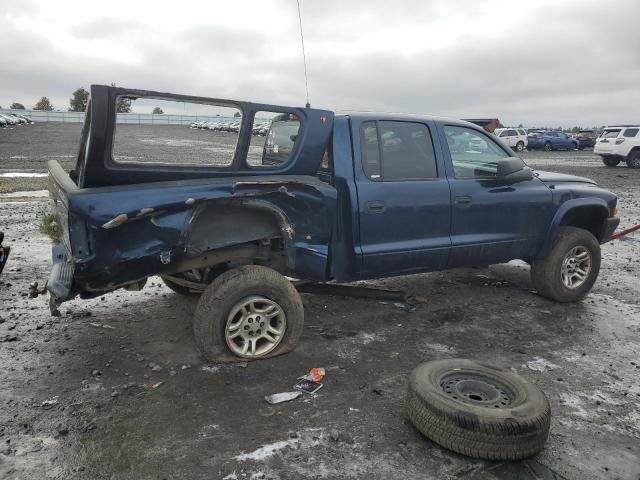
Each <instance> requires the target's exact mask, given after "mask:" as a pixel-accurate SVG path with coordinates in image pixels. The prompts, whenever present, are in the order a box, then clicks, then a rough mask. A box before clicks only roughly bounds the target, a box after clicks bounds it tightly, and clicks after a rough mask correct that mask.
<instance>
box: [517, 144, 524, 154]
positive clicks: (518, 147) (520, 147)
mask: <svg viewBox="0 0 640 480" xmlns="http://www.w3.org/2000/svg"><path fill="white" fill-rule="evenodd" d="M523 150H524V142H518V143H516V152H521V151H523Z"/></svg>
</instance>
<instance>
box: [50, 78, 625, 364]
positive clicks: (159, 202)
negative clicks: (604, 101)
mask: <svg viewBox="0 0 640 480" xmlns="http://www.w3.org/2000/svg"><path fill="white" fill-rule="evenodd" d="M120 97H130V98H145V97H151V98H168V99H172V100H181V101H190V102H197V103H207V104H211V105H234V106H235V107H237V108H239V109H240V110H241V111H242V123H241V126H240V134H239V137H238V142H237V146H236V147H235V152H234V155H233V161H232V162H231V163H230V165H228V166H225V167H212V166H202V165H186V166H185V165H179V166H178V165H174V164H171V163H163V164H156V163H147V164H141V163H136V162H130V163H119V162H114V160H113V158H112V146H113V136H114V130H115V128H116V122H115V119H116V109H115V105H116V102H117V101H118V99H119V98H120ZM260 110H269V111H273V112H276V113H278V114H279V115H280V117H284V118H285V120H286V121H285V122H284V123H285V124H286V125H285V127H286V131H287V132H289V133H290V131H291V126H292V122H296V121H297V122H299V129H298V132H297V135H289V134H287V135H286V138H285V139H284V140H279V141H280V142H282V141H285V142H286V141H287V138H289V139H290V140H291V141H290V144H289V145H287V146H286V147H287V151H288V152H289V153H288V158H281V156H280V157H277V158H276V157H269V158H266V157H267V156H268V155H269V152H270V151H272V150H273V149H274V145H273V144H270V146H269V147H268V148H267V144H265V148H264V150H263V158H262V164H261V165H259V166H257V167H256V166H251V165H250V164H249V163H248V162H247V156H248V151H249V146H250V145H249V144H250V142H251V137H252V135H251V132H252V128H251V122H252V119H253V116H254V115H255V113H256V112H257V111H260ZM280 117H275V118H280ZM279 124H280V122H279V121H276V120H275V119H274V121H273V122H272V123H271V125H270V127H269V128H270V132H269V133H268V134H267V136H266V139H269V138H272V139H273V138H278V137H282V135H281V134H277V133H278V132H276V130H275V129H278V128H280V127H279ZM184 128H187V127H184ZM272 133H273V134H272ZM280 133H281V132H280ZM258 138H260V137H258ZM272 143H273V142H272ZM283 148H284V147H282V146H281V147H280V148H278V149H277V150H278V152H279V153H282V151H284V150H283ZM511 155H512V151H511V149H510V148H509V147H508V146H507V145H506V144H504V143H502V142H501V141H500V140H499V139H497V138H496V137H495V136H493V135H490V134H488V133H486V132H485V131H483V130H482V129H480V128H479V127H476V126H475V125H473V124H470V123H467V122H464V121H460V120H450V119H443V118H436V117H427V116H414V115H393V114H373V113H355V114H349V115H334V114H333V113H332V112H330V111H325V110H317V109H311V108H291V107H280V106H273V105H261V104H254V103H248V102H237V101H232V100H221V99H211V98H200V97H188V96H180V95H172V94H166V93H159V92H149V91H144V90H128V89H123V88H115V87H106V86H94V87H92V89H91V100H90V104H89V107H88V111H87V117H86V122H85V126H84V129H83V133H82V139H81V147H80V152H79V155H78V159H77V164H76V167H75V168H74V170H73V171H72V172H71V173H70V174H67V173H66V172H65V171H63V169H62V168H61V167H60V165H59V164H58V163H57V162H55V161H51V162H49V171H50V186H49V188H50V192H51V196H52V198H53V201H54V208H55V211H56V212H57V215H58V218H59V222H60V225H61V228H62V241H61V242H60V243H59V244H56V245H54V255H53V258H54V265H53V269H52V272H51V275H50V279H49V282H48V289H49V291H50V293H51V303H52V308H53V309H55V308H56V307H57V306H58V305H59V304H60V303H61V302H64V301H65V300H68V299H70V298H72V297H74V296H76V295H79V296H80V297H82V298H90V297H95V296H98V295H102V294H104V293H105V292H109V291H112V290H115V289H118V288H123V287H124V288H128V289H138V288H141V287H142V286H143V285H144V282H145V280H146V279H147V278H148V277H149V276H152V275H160V276H162V278H163V279H164V280H165V283H166V284H167V285H168V286H169V287H170V288H172V289H173V290H174V291H176V292H178V293H182V294H195V293H200V294H201V297H200V300H199V303H198V307H197V309H196V313H195V316H194V332H195V335H196V340H197V343H198V345H199V346H200V347H201V349H202V350H203V352H204V353H205V355H207V356H208V357H209V358H211V359H215V360H218V361H224V360H232V359H234V358H236V359H237V358H238V357H242V358H249V359H256V358H264V357H268V356H272V355H277V354H280V353H284V352H286V351H288V350H290V349H291V348H293V346H294V345H295V343H296V341H297V339H298V337H299V336H300V334H301V332H302V323H303V315H304V314H303V310H302V303H301V301H300V297H299V295H298V293H297V291H296V290H295V288H294V287H293V286H292V284H291V282H290V281H289V280H287V279H286V278H285V275H286V276H288V277H293V278H297V279H301V280H307V281H313V282H328V281H337V282H351V281H356V280H363V279H372V278H379V277H384V276H393V275H403V274H411V273H419V272H428V271H434V270H443V269H450V268H457V267H471V266H479V265H488V264H492V263H499V262H506V261H509V260H512V259H523V260H525V261H527V262H529V263H530V264H531V265H532V278H533V281H534V285H535V287H536V288H537V290H538V291H539V292H540V293H541V294H542V295H545V296H547V297H549V298H552V299H555V300H558V301H575V300H579V299H581V298H582V297H583V296H584V295H586V294H587V293H588V291H589V290H590V288H591V286H592V285H593V283H594V281H595V279H596V277H597V274H598V269H599V266H600V249H599V243H602V242H604V241H606V239H607V238H608V237H609V236H610V234H611V233H612V231H613V230H614V229H615V228H616V226H617V224H618V222H619V219H618V218H617V215H616V202H617V199H616V196H615V195H614V194H612V193H611V192H608V191H606V190H603V189H601V188H599V187H597V186H596V184H595V183H594V182H593V181H591V180H588V179H585V178H580V177H573V176H569V175H561V174H553V173H545V172H535V173H534V172H532V170H531V169H529V168H528V167H526V166H525V165H524V163H523V162H522V160H520V159H518V158H515V157H512V156H511ZM276 160H277V161H276Z"/></svg>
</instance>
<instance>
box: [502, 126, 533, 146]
mask: <svg viewBox="0 0 640 480" xmlns="http://www.w3.org/2000/svg"><path fill="white" fill-rule="evenodd" d="M493 133H494V134H495V135H496V136H497V137H500V140H502V141H504V142H505V143H506V144H507V145H509V146H510V147H511V148H512V149H513V150H515V151H516V152H521V151H523V150H524V149H525V148H527V145H528V144H529V140H528V138H527V132H525V131H524V129H523V128H514V127H507V128H496V130H495V131H494V132H493Z"/></svg>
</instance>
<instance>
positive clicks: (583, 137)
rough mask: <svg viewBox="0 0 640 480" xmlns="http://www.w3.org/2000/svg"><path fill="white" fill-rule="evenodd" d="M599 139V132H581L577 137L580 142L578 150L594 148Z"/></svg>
mask: <svg viewBox="0 0 640 480" xmlns="http://www.w3.org/2000/svg"><path fill="white" fill-rule="evenodd" d="M597 138H598V132H596V131H595V130H580V131H579V132H578V134H577V135H576V140H577V141H578V150H582V149H583V148H593V147H595V146H596V139H597Z"/></svg>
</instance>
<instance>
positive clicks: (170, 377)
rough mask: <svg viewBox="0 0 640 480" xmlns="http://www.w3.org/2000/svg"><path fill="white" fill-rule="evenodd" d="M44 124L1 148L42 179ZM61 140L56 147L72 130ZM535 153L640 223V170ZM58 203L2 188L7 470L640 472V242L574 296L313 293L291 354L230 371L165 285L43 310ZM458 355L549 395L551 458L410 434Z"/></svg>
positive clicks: (436, 286) (499, 275)
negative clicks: (310, 379) (470, 451)
mask: <svg viewBox="0 0 640 480" xmlns="http://www.w3.org/2000/svg"><path fill="white" fill-rule="evenodd" d="M56 127H58V126H56ZM65 127H67V129H69V130H73V132H74V133H73V135H77V134H78V132H79V127H77V126H73V128H71V126H65ZM40 128H44V126H41V125H35V126H33V127H23V128H22V129H20V131H19V133H20V134H21V135H22V134H25V135H30V136H31V137H30V139H31V140H33V141H30V142H28V145H27V146H26V147H24V151H21V150H20V148H19V147H18V146H15V145H14V143H11V142H9V143H7V144H5V143H4V142H3V143H2V144H0V159H1V161H2V169H4V170H5V171H8V169H18V168H20V165H22V167H23V169H31V170H32V171H43V164H44V160H45V159H46V158H48V155H54V154H55V155H61V156H63V155H66V153H65V148H68V149H71V148H72V146H73V144H72V142H69V144H68V145H67V146H66V147H64V146H63V145H62V142H60V143H59V144H58V143H57V142H58V141H57V140H56V144H57V146H55V147H53V146H52V144H49V143H48V142H47V141H45V140H41V139H38V137H37V132H38V131H39V130H38V129H40ZM44 131H46V129H45V130H44ZM65 131H66V129H65V128H61V129H57V133H58V135H59V138H73V135H71V133H70V132H67V136H66V137H65V136H64V135H63V133H64V132H65ZM6 133H9V134H12V133H16V132H2V131H0V136H1V135H4V134H6ZM0 138H2V140H4V137H0ZM49 138H50V139H52V138H58V137H57V135H54V134H53V133H52V134H51V136H50V137H49ZM36 140H37V141H36ZM37 145H40V146H39V147H37ZM66 151H72V150H66ZM15 156H24V157H28V158H26V159H16V158H11V157H15ZM524 156H525V157H526V159H527V161H528V162H529V163H530V164H532V165H533V166H534V167H538V168H540V169H548V170H553V171H558V172H563V173H572V174H577V175H582V176H587V177H591V178H594V179H595V180H597V181H598V182H599V183H600V184H601V185H602V186H604V187H606V188H609V189H611V190H613V191H614V192H616V193H617V194H618V195H619V197H620V206H621V208H622V215H623V220H622V226H627V225H632V224H637V223H640V197H639V193H640V190H639V185H640V181H639V180H640V171H635V170H630V169H628V168H626V167H618V168H605V167H604V166H602V164H601V163H600V162H599V160H598V158H597V157H594V156H593V155H592V154H591V153H590V152H556V153H526V154H524ZM60 158H61V159H62V160H63V162H69V159H67V158H65V157H60ZM18 161H20V162H23V163H22V164H20V163H18ZM66 165H69V163H67V164H66ZM12 171H16V170H12ZM11 181H13V179H11ZM45 208H46V199H44V198H40V197H29V196H20V197H18V196H15V195H13V196H9V197H7V196H6V195H4V196H2V197H0V230H4V231H5V233H6V238H7V240H6V241H5V243H6V244H7V245H10V246H11V247H12V248H13V251H12V255H11V258H10V260H9V263H8V265H7V267H6V269H5V272H4V273H3V274H2V277H1V278H0V306H1V307H0V385H2V388H1V389H0V405H2V408H1V409H0V444H1V446H0V478H6V479H24V478H38V479H40V478H42V479H105V480H106V479H140V480H146V479H149V480H151V479H154V480H155V479H158V480H159V479H190V480H191V479H212V478H224V479H227V480H231V479H236V480H237V479H260V478H261V479H298V478H328V479H343V478H345V479H348V478H354V479H355V478H357V479H360V478H367V479H390V478H394V479H395V478H401V479H403V480H404V479H434V480H436V479H437V480H442V479H444V480H447V479H465V480H469V479H477V480H479V479H490V480H491V479H504V480H506V479H509V480H511V479H528V478H531V479H533V478H538V479H539V478H544V479H553V478H556V479H576V480H578V479H579V480H596V479H633V480H638V479H639V478H640V448H638V445H639V444H640V384H639V383H638V378H639V376H640V303H638V302H639V300H638V292H639V291H638V283H637V282H638V277H639V276H640V267H639V266H638V252H639V251H640V234H635V235H632V236H629V237H628V238H627V239H625V240H623V241H614V242H611V243H609V244H606V245H604V246H603V265H602V270H601V275H600V278H599V280H598V282H597V283H596V285H595V287H594V289H593V292H592V293H591V294H590V295H589V296H588V297H587V298H586V299H585V300H584V301H583V302H580V303H578V304H572V305H566V304H556V303H553V302H550V301H547V300H545V299H544V298H541V297H539V296H537V295H535V294H534V293H532V292H531V288H532V287H531V284H530V282H529V278H528V267H526V266H525V265H523V264H520V263H518V262H513V263H510V264H505V265H496V266H492V267H490V268H488V269H477V270H456V271H450V272H438V273H433V274H424V275H413V276H408V277H402V278H392V279H387V280H384V281H376V282H370V283H371V284H372V285H377V286H384V287H386V288H394V289H404V290H407V291H408V292H410V293H411V294H414V295H419V296H421V297H425V298H427V299H428V302H427V303H425V304H420V305H418V306H417V308H416V309H415V310H414V311H405V310H404V309H402V308H398V307H397V306H395V305H393V304H391V303H381V302H379V301H375V300H363V299H346V298H341V297H332V296H320V295H307V294H305V295H303V299H304V303H305V310H306V319H305V321H306V327H305V333H304V335H303V337H302V341H301V343H300V345H299V347H298V349H297V350H296V351H295V352H293V353H290V354H288V355H285V356H282V357H278V358H275V359H272V360H266V361H261V362H256V363H250V364H248V365H246V364H238V365H226V366H220V365H209V364H207V363H206V362H205V361H203V359H202V358H201V357H200V355H199V354H198V352H197V350H196V348H195V345H194V342H193V340H192V336H191V327H190V319H191V316H192V312H193V310H194V306H195V301H194V300H192V299H185V298H183V297H181V296H179V295H176V294H174V293H172V292H171V291H169V290H168V289H167V288H165V287H164V286H163V285H162V284H161V283H160V282H159V280H158V279H157V278H152V279H150V282H149V283H148V285H147V287H146V288H145V289H144V290H143V291H141V292H124V291H119V292H114V293H111V294H109V295H106V296H104V297H103V298H97V299H94V300H85V301H81V300H74V301H71V302H68V303H65V304H64V305H63V307H62V309H61V311H62V316H61V317H57V318H55V317H50V316H49V313H48V308H47V299H46V298H45V297H39V298H29V296H28V292H29V285H30V283H31V282H33V281H38V282H40V284H43V283H44V281H45V280H46V277H47V274H48V270H49V264H50V251H49V241H48V240H47V239H46V238H45V237H44V236H43V235H42V234H40V233H39V232H38V229H37V223H38V218H39V215H40V214H41V212H42V211H43V210H44V209H45ZM457 356H460V357H470V358H475V359H478V360H481V361H485V362H490V363H493V364H496V365H498V366H501V367H504V368H511V369H513V370H514V371H516V372H518V373H520V374H522V375H523V376H525V377H526V378H528V379H530V380H532V381H533V382H535V383H536V384H538V385H539V386H540V387H541V388H542V389H543V390H544V391H545V392H546V394H547V396H548V397H549V400H550V403H551V408H552V415H553V418H552V423H551V435H550V437H549V441H548V443H547V446H546V448H545V450H544V451H543V452H542V453H541V454H540V455H538V456H537V457H535V458H534V459H531V460H529V461H526V462H516V463H489V462H484V461H478V460H473V459H469V458H466V457H463V456H460V455H457V454H454V453H451V452H448V451H446V450H444V449H442V448H440V447H438V446H437V445H434V444H433V443H431V442H430V441H428V440H426V439H425V438H424V437H422V436H421V435H420V434H419V433H417V432H416V430H415V429H413V428H412V427H411V425H410V424H409V423H408V420H407V418H406V414H405V411H404V395H405V390H406V382H407V376H408V374H409V372H410V371H411V370H412V369H413V368H414V367H415V366H416V365H417V364H419V363H420V362H422V361H426V360H431V359H436V358H447V357H457ZM311 367H325V368H326V369H327V377H326V381H325V386H324V388H323V389H321V390H320V391H319V392H318V393H317V394H315V395H313V396H305V397H303V398H301V399H297V400H294V401H292V402H289V403H284V404H280V405H276V406H270V405H268V404H267V403H266V402H265V401H264V399H263V397H264V395H267V394H272V393H277V392H283V391H288V390H290V389H291V386H292V385H293V383H295V381H296V378H297V377H298V376H300V375H302V374H304V373H306V371H307V370H308V369H309V368H311ZM160 382H162V383H161V384H159V383H160ZM154 386H156V388H154ZM534 472H535V475H537V476H534Z"/></svg>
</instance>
